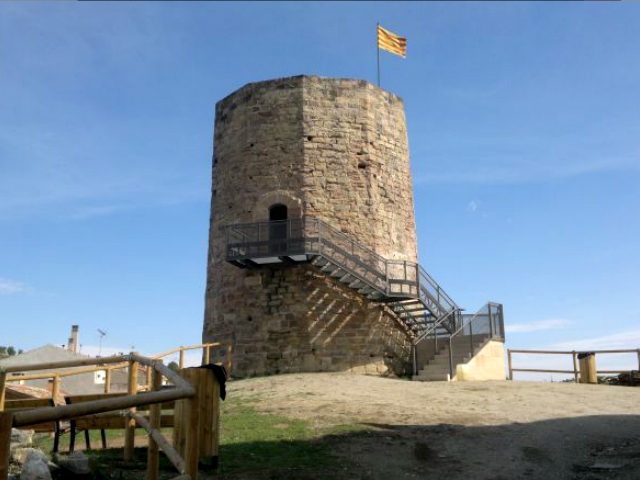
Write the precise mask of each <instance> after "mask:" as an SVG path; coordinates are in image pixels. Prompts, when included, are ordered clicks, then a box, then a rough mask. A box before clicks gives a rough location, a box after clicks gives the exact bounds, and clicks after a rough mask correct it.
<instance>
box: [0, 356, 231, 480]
mask: <svg viewBox="0 0 640 480" xmlns="http://www.w3.org/2000/svg"><path fill="white" fill-rule="evenodd" d="M213 347H222V348H226V349H227V367H228V368H230V367H231V363H230V362H231V347H230V346H223V345H221V344H219V343H209V344H202V345H196V346H191V347H179V348H177V349H174V350H171V351H168V352H163V353H161V354H158V355H154V356H153V357H143V356H140V355H138V354H137V353H135V352H132V353H130V354H129V355H118V356H112V357H102V358H86V359H79V360H70V361H63V362H51V363H41V364H37V365H28V366H26V365H22V366H20V365H16V366H13V367H5V368H0V480H6V479H7V478H8V474H9V460H10V441H11V429H12V428H13V427H26V426H30V425H36V424H40V423H43V422H55V421H60V420H71V419H74V418H78V417H82V416H86V415H94V414H98V413H105V412H115V411H121V415H122V418H123V427H124V430H125V447H124V457H125V460H130V459H132V458H133V452H134V436H135V426H136V422H137V423H138V425H140V426H141V427H142V428H144V429H145V430H146V431H147V432H148V434H149V448H148V455H147V476H146V479H147V480H157V478H158V475H159V450H160V449H162V451H163V452H164V453H165V455H166V456H167V458H168V459H169V460H170V461H171V463H172V464H173V465H174V466H175V467H176V469H177V470H178V472H179V473H180V475H179V476H178V477H175V478H174V479H173V480H196V479H197V477H198V460H199V455H200V448H199V442H200V438H199V437H202V434H201V433H200V430H201V429H199V428H184V429H182V434H181V435H182V439H181V442H182V445H181V448H180V451H181V452H183V455H180V453H179V452H178V450H176V448H175V447H174V445H172V444H171V443H170V442H168V441H167V440H166V439H165V438H164V437H163V436H162V434H161V432H160V417H161V405H162V403H163V402H169V401H177V400H184V401H183V402H181V407H180V408H179V409H176V411H175V413H176V415H180V418H176V419H175V420H176V423H177V424H178V423H179V424H180V425H183V426H185V425H190V426H193V425H195V426H196V427H197V426H198V423H199V419H203V418H207V419H210V418H213V417H215V416H217V415H218V412H219V410H218V408H219V398H218V397H217V395H216V396H212V395H209V396H210V397H211V398H213V402H201V401H199V400H198V398H199V396H201V395H199V394H198V391H199V389H198V385H192V384H191V383H189V382H188V381H187V380H185V379H184V378H182V376H181V375H180V374H178V373H176V372H174V371H173V370H171V369H170V368H168V367H167V366H166V365H164V363H163V360H162V359H163V358H164V357H167V356H169V355H172V354H174V353H178V352H179V353H180V367H181V368H182V367H183V366H184V351H186V350H194V349H198V348H202V349H203V363H204V364H207V363H208V360H209V359H210V351H211V348H213ZM79 367H87V368H79ZM68 368H71V369H72V370H66V371H58V370H60V369H68ZM118 368H127V370H128V389H127V395H124V396H120V397H112V398H105V399H99V400H94V401H88V402H84V403H78V404H69V405H57V406H55V407H46V408H38V409H32V410H24V411H17V412H5V411H4V406H5V390H6V383H7V382H9V381H19V380H32V379H43V378H50V379H53V387H52V392H51V395H52V398H53V399H54V400H55V399H57V398H58V393H59V384H60V378H61V377H65V376H69V375H78V374H81V373H89V372H95V371H105V372H106V375H105V376H106V383H105V393H108V392H109V383H110V381H109V379H110V372H111V371H113V370H114V369H118ZM140 368H144V369H145V370H146V372H147V386H146V388H140V387H139V385H138V371H139V369H140ZM36 370H52V372H47V373H39V374H30V375H20V376H17V375H13V376H10V375H9V374H11V373H15V372H28V371H36ZM189 378H190V379H194V378H197V377H193V376H191V377H189ZM163 379H166V380H168V381H169V382H170V383H171V384H172V385H173V388H169V389H165V388H163V384H164V381H163ZM145 389H146V390H149V391H148V392H145V393H144V395H138V392H139V391H141V390H145ZM144 405H150V406H151V407H150V410H149V418H148V419H147V418H145V417H143V416H141V415H139V414H137V413H136V407H139V406H144ZM212 412H213V413H212ZM215 430H216V431H215V432H214V434H215V439H214V443H213V444H212V447H211V445H210V447H211V448H215V449H216V451H217V448H218V445H217V439H218V436H219V431H218V429H217V428H216V429H215ZM183 457H184V458H183Z"/></svg>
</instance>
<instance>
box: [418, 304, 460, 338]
mask: <svg viewBox="0 0 640 480" xmlns="http://www.w3.org/2000/svg"><path fill="white" fill-rule="evenodd" d="M460 312H461V310H460V309H456V310H451V311H449V312H447V313H445V314H444V315H443V316H442V317H440V318H439V319H437V320H436V321H435V322H433V324H432V325H431V326H430V327H429V328H427V329H426V330H425V331H424V332H422V333H421V334H420V335H419V336H418V337H416V338H415V339H414V341H413V344H414V345H417V344H418V343H420V342H421V341H422V340H423V339H425V338H426V337H428V336H429V335H430V334H431V333H435V331H436V330H437V329H438V328H440V327H442V324H443V323H444V322H445V321H446V320H448V319H449V317H451V315H454V316H456V317H457V316H458V314H459V313H460ZM456 320H457V318H454V322H455V323H457V322H456ZM455 323H454V325H455Z"/></svg>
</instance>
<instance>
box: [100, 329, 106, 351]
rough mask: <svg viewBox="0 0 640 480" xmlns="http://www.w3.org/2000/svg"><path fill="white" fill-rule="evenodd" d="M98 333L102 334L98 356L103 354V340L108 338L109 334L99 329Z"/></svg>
mask: <svg viewBox="0 0 640 480" xmlns="http://www.w3.org/2000/svg"><path fill="white" fill-rule="evenodd" d="M98 333H99V334H100V345H99V346H98V356H100V354H101V353H102V339H103V338H104V337H106V336H107V332H105V331H104V330H100V329H98Z"/></svg>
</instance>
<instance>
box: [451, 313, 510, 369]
mask: <svg viewBox="0 0 640 480" xmlns="http://www.w3.org/2000/svg"><path fill="white" fill-rule="evenodd" d="M492 308H493V309H494V310H493V312H495V316H496V317H497V324H494V313H492ZM485 315H486V316H487V318H488V321H489V339H494V338H501V339H504V314H503V311H502V304H499V303H495V302H487V304H486V305H484V306H483V307H482V308H481V309H480V310H478V311H477V312H476V313H475V314H473V315H472V316H471V317H470V318H468V319H467V320H466V321H465V320H464V318H462V321H461V322H460V326H459V327H458V328H457V329H456V330H455V331H454V332H453V333H452V334H451V335H450V336H449V338H448V341H449V376H450V378H453V377H454V374H453V367H454V365H453V354H454V352H453V338H455V337H456V336H458V335H459V334H461V333H462V332H463V331H464V330H465V327H469V334H468V336H469V354H470V355H471V356H473V355H475V353H476V347H475V344H474V342H473V335H474V334H473V324H474V323H475V322H476V321H477V319H478V318H479V317H480V316H485ZM477 335H478V333H476V337H477Z"/></svg>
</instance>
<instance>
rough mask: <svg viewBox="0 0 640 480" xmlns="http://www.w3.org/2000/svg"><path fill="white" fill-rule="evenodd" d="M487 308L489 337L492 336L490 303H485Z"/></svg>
mask: <svg viewBox="0 0 640 480" xmlns="http://www.w3.org/2000/svg"><path fill="white" fill-rule="evenodd" d="M487 310H488V311H489V338H493V330H494V328H493V316H492V315H491V304H490V303H487Z"/></svg>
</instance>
